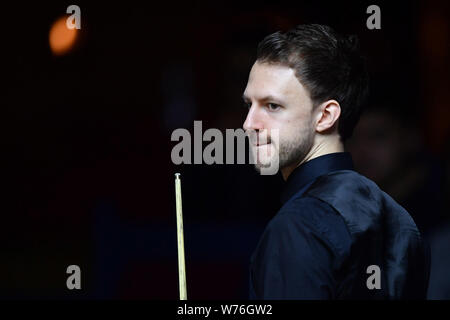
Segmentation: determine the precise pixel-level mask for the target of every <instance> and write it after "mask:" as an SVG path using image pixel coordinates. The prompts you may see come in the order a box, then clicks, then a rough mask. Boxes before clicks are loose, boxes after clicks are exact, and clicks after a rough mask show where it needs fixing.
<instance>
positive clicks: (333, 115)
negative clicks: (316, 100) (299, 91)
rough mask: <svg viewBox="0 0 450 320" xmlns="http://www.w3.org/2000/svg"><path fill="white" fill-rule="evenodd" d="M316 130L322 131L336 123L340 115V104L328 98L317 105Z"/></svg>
mask: <svg viewBox="0 0 450 320" xmlns="http://www.w3.org/2000/svg"><path fill="white" fill-rule="evenodd" d="M316 111H317V115H316V121H317V122H316V131H317V132H320V133H322V132H324V131H326V130H328V129H330V128H332V127H333V126H334V124H335V123H337V121H338V119H339V116H340V115H341V106H340V105H339V102H337V101H336V100H328V101H325V102H323V103H322V104H321V105H319V106H318V107H317V110H316Z"/></svg>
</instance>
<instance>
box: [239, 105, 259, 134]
mask: <svg viewBox="0 0 450 320" xmlns="http://www.w3.org/2000/svg"><path fill="white" fill-rule="evenodd" d="M243 128H244V130H255V131H258V130H261V129H263V128H264V126H263V122H262V117H261V112H260V110H259V108H258V107H257V106H256V105H254V104H253V105H252V106H251V107H250V109H249V110H248V114H247V118H246V119H245V121H244V125H243Z"/></svg>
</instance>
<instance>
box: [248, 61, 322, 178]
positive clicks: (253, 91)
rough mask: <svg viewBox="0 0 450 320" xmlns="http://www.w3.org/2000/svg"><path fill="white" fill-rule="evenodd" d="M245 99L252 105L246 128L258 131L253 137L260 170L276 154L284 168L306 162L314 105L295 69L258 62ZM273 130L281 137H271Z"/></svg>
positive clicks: (253, 70)
mask: <svg viewBox="0 0 450 320" xmlns="http://www.w3.org/2000/svg"><path fill="white" fill-rule="evenodd" d="M243 98H244V101H245V103H246V104H247V105H248V107H249V111H248V114H247V118H246V119H245V122H244V125H243V127H244V129H245V130H246V132H253V130H254V132H255V134H250V135H249V136H250V147H251V149H252V152H253V154H254V158H255V159H256V164H255V167H256V169H258V170H261V168H266V167H268V166H270V164H271V163H274V162H273V161H274V157H275V156H276V154H278V156H279V167H280V168H281V169H283V168H285V167H287V166H296V165H297V164H298V163H299V162H300V161H302V160H303V159H304V158H305V156H306V155H307V153H308V152H309V151H310V150H311V147H312V145H313V142H314V132H315V130H314V125H313V116H312V108H313V105H312V102H311V99H310V98H309V95H308V92H307V91H306V89H305V87H303V85H302V84H301V83H300V82H299V81H298V80H297V78H296V77H295V72H294V70H293V69H291V68H288V67H285V66H281V65H278V64H267V63H259V62H256V63H255V64H254V65H253V67H252V70H251V71H250V76H249V79H248V83H247V87H246V88H245V91H244V95H243ZM273 129H278V133H279V139H271V138H272V134H271V130H273ZM252 137H254V138H252ZM276 140H278V141H276Z"/></svg>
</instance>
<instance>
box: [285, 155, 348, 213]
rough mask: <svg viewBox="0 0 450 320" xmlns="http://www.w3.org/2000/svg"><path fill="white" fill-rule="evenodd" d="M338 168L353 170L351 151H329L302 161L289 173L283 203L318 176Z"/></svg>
mask: <svg viewBox="0 0 450 320" xmlns="http://www.w3.org/2000/svg"><path fill="white" fill-rule="evenodd" d="M337 170H353V161H352V157H351V155H350V153H349V152H335V153H328V154H325V155H323V156H320V157H317V158H314V159H311V160H309V161H307V162H305V163H302V164H301V165H300V166H298V167H297V168H295V169H294V171H292V173H291V174H290V175H289V177H288V179H287V181H286V184H285V186H284V188H283V191H282V193H281V203H282V204H284V203H285V202H286V201H288V200H289V199H290V198H291V197H292V196H293V195H294V194H296V193H297V192H298V191H300V190H302V189H305V187H306V186H307V185H309V184H311V183H312V182H313V181H314V180H316V179H317V178H318V177H320V176H322V175H324V174H327V173H329V172H332V171H337ZM304 191H305V190H303V192H304Z"/></svg>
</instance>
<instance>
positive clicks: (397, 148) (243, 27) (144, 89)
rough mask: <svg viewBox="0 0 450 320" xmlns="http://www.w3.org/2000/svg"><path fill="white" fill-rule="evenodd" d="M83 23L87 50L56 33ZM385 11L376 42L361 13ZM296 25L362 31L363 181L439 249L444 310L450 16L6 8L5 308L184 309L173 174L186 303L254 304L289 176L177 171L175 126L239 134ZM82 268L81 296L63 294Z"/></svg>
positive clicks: (436, 278)
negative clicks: (250, 94)
mask: <svg viewBox="0 0 450 320" xmlns="http://www.w3.org/2000/svg"><path fill="white" fill-rule="evenodd" d="M71 4H77V5H78V6H80V8H81V30H80V31H81V32H80V35H81V36H80V38H79V39H78V41H77V44H76V47H75V48H74V49H73V50H71V51H70V52H68V53H67V54H66V55H63V56H54V55H53V54H52V52H51V50H50V47H49V42H48V36H49V30H50V27H51V25H52V23H53V22H54V21H55V20H56V19H57V18H59V17H61V16H64V15H66V13H65V11H66V8H67V6H69V5H71ZM370 4H378V5H379V6H380V8H381V30H368V29H367V27H366V20H367V18H368V16H369V14H367V13H366V8H367V7H368V5H370ZM299 23H321V24H327V25H330V26H331V27H333V28H335V29H336V30H337V31H338V32H341V33H347V34H349V33H351V34H356V35H358V36H359V38H360V42H361V48H362V51H363V53H364V54H365V55H366V56H367V61H368V67H369V71H370V75H371V100H370V101H371V102H370V107H369V109H368V111H367V113H366V114H364V116H363V117H362V118H361V121H360V123H359V125H358V127H357V128H356V131H355V137H354V138H353V139H352V140H351V141H349V143H348V150H349V151H351V152H352V155H353V158H354V160H355V165H356V168H357V169H358V170H359V171H360V172H361V173H363V174H365V175H366V176H368V177H369V178H371V179H373V180H374V181H375V182H377V183H378V184H379V185H380V186H381V187H382V188H383V189H384V190H385V191H387V192H388V193H389V194H390V195H391V196H393V197H394V198H395V199H396V200H397V201H398V202H399V203H401V204H402V205H403V206H405V208H406V209H407V210H408V211H409V212H410V213H411V215H412V216H413V218H414V220H415V221H416V223H417V225H418V227H419V229H420V230H421V231H422V232H423V234H424V235H425V237H426V239H427V241H429V242H430V245H431V247H432V253H433V266H432V275H431V283H430V291H429V297H430V298H441V299H442V298H445V299H449V298H450V279H449V278H450V276H448V275H447V270H448V269H449V268H450V261H449V260H450V227H449V218H450V216H449V214H448V201H447V196H448V193H449V188H448V182H449V179H448V177H449V176H448V169H449V164H450V162H449V160H450V158H449V156H450V145H449V143H448V138H449V134H450V120H449V118H450V108H449V107H450V106H449V99H450V93H449V88H450V76H449V74H450V73H449V71H450V68H449V60H450V22H449V4H448V2H447V1H438V0H432V1H399V2H395V4H393V3H384V2H374V3H372V2H359V3H353V2H343V1H330V2H324V1H308V2H306V1H295V2H291V3H283V2H277V3H274V4H262V3H260V2H249V3H243V2H242V3H240V4H239V5H237V4H233V5H232V4H231V3H228V2H226V1H208V2H207V1H205V2H191V3H187V2H181V3H176V2H167V3H166V2H164V3H148V4H143V3H141V2H135V3H131V2H129V1H127V2H122V3H120V4H119V3H118V4H114V3H109V2H103V3H95V4H94V3H88V2H86V1H78V2H76V3H73V2H70V3H69V2H67V3H64V2H61V3H60V4H50V3H47V4H46V3H41V2H39V3H34V4H23V3H20V4H16V5H12V4H9V5H4V6H3V7H2V18H1V25H2V38H1V40H0V41H1V43H2V46H1V48H2V53H3V58H2V73H1V76H2V78H3V81H2V82H3V85H2V87H3V90H2V91H3V93H2V94H1V96H0V101H1V113H2V114H1V117H0V128H1V129H0V130H1V134H0V139H1V148H2V163H3V164H2V173H1V181H2V185H3V191H2V198H1V207H0V210H1V211H0V212H1V214H2V222H1V223H0V228H1V229H0V231H1V232H0V243H1V245H0V248H1V254H2V258H1V263H0V298H4V299H20V298H32V299H34V298H38V299H42V298H44V299H46V298H58V299H77V298H123V299H177V298H178V273H177V248H176V220H175V197H174V173H175V172H180V173H181V178H182V192H183V215H184V225H185V248H186V268H187V281H188V283H187V288H188V298H189V299H222V298H226V299H236V298H237V299H246V298H247V295H248V260H249V257H250V254H251V253H252V250H253V249H254V248H255V246H256V243H257V241H258V238H259V236H260V235H261V232H262V231H263V228H264V226H265V224H266V223H267V222H268V221H269V220H270V218H271V217H272V216H273V215H274V214H275V213H276V211H277V209H278V208H279V205H280V204H279V200H278V199H279V192H280V190H281V187H282V179H281V177H280V176H279V175H276V176H260V175H258V174H257V173H256V172H255V171H254V169H253V168H252V166H251V165H211V166H209V165H206V164H202V165H181V166H175V165H173V164H172V161H171V158H170V152H171V149H172V147H173V146H174V145H175V144H176V143H175V142H171V140H170V137H171V133H172V131H173V130H174V129H176V128H187V129H189V130H190V131H191V132H192V128H193V121H194V120H202V121H203V131H205V130H206V129H207V128H219V129H221V130H225V128H240V127H242V124H243V121H244V119H245V116H246V113H245V112H246V110H245V109H244V108H242V102H241V95H242V93H243V91H244V89H245V85H246V81H247V77H248V73H249V71H250V68H251V65H252V64H253V62H254V58H255V53H256V46H257V43H258V42H259V41H260V40H262V38H263V37H264V36H266V35H268V34H269V33H272V32H275V31H277V30H284V31H286V30H288V29H289V28H291V27H293V26H295V25H297V24H299ZM71 264H75V265H79V266H80V268H81V271H82V290H79V291H76V290H74V291H70V290H68V289H67V288H66V278H67V277H68V275H67V274H66V268H67V266H69V265H71Z"/></svg>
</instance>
